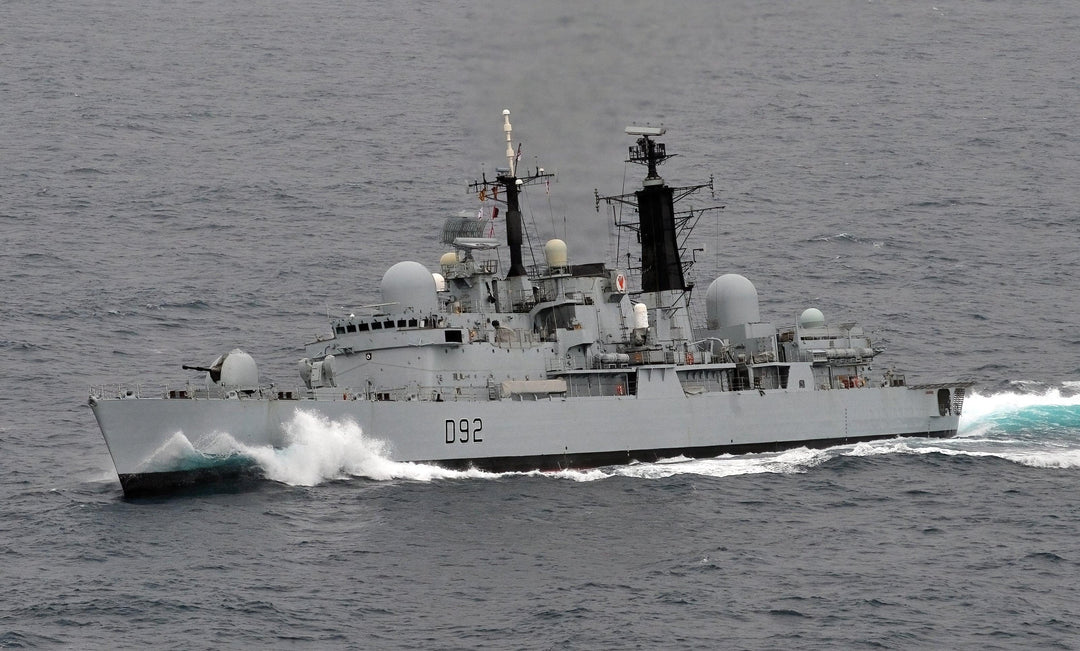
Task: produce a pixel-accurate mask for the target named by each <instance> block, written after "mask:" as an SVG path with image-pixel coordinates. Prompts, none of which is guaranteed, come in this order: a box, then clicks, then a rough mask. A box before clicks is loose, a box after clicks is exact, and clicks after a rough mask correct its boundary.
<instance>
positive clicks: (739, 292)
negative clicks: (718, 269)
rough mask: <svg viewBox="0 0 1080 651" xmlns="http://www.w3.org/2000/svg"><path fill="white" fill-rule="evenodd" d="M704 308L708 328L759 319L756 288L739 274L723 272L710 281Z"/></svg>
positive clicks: (756, 321)
mask: <svg viewBox="0 0 1080 651" xmlns="http://www.w3.org/2000/svg"><path fill="white" fill-rule="evenodd" d="M705 310H706V313H707V317H708V327H709V329H710V330H718V329H720V328H726V327H728V326H733V325H742V324H744V323H759V322H760V321H761V310H760V308H759V307H758V294H757V289H755V288H754V283H752V282H750V281H749V280H747V279H746V277H744V276H740V275H739V274H724V275H723V276H720V277H719V278H717V279H716V280H714V281H712V283H711V284H710V285H709V289H708V291H707V292H706V293H705Z"/></svg>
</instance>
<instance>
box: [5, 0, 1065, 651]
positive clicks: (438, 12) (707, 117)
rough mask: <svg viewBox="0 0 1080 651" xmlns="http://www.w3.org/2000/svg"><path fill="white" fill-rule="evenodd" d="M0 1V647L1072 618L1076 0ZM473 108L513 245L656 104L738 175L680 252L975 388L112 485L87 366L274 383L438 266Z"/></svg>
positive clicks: (1007, 627)
mask: <svg viewBox="0 0 1080 651" xmlns="http://www.w3.org/2000/svg"><path fill="white" fill-rule="evenodd" d="M3 9H4V14H5V19H4V20H3V21H2V24H0V61H2V64H0V70H2V74H0V97H2V98H3V101H2V102H0V116H2V117H3V130H2V134H3V135H2V136H0V160H2V165H0V239H2V244H3V246H2V247H0V279H2V282H3V285H2V287H3V290H4V292H3V297H2V298H0V365H2V366H0V368H2V370H3V374H2V376H0V505H2V506H0V577H2V578H3V579H4V585H5V587H6V588H7V590H6V592H5V598H4V599H3V601H2V605H0V647H43V648H54V647H67V648H115V647H143V646H151V645H153V646H167V647H183V648H240V647H243V648H247V647H253V646H269V647H294V646H295V647H302V648H310V647H319V648H325V647H345V648H417V647H422V648H499V649H502V648H544V649H546V648H560V649H562V648H572V649H579V648H580V649H585V648H588V649H592V648H627V647H634V648H703V647H710V648H851V647H855V648H863V647H884V648H980V649H982V648H1033V647H1043V648H1074V647H1076V646H1080V631H1078V625H1077V623H1076V622H1077V621H1078V614H1080V613H1078V607H1077V606H1076V604H1077V603H1078V599H1077V597H1078V595H1077V587H1076V582H1075V580H1074V577H1075V576H1076V575H1077V571H1078V565H1080V544H1078V543H1077V538H1078V537H1077V533H1078V531H1080V495H1078V491H1077V488H1076V486H1077V483H1076V481H1077V478H1078V476H1080V475H1078V472H1080V336H1078V335H1077V324H1078V321H1080V309H1078V305H1080V303H1078V301H1077V298H1076V297H1077V295H1078V289H1080V282H1078V277H1077V273H1076V269H1077V264H1078V262H1080V253H1078V252H1080V247H1078V246H1077V244H1078V242H1077V239H1078V238H1077V225H1078V223H1080V218H1078V215H1077V206H1078V205H1080V201H1078V199H1080V190H1078V189H1077V185H1076V182H1075V180H1076V179H1077V178H1080V139H1078V136H1077V135H1076V134H1077V128H1076V127H1077V117H1076V108H1075V107H1076V106H1078V105H1080V80H1078V76H1077V72H1076V66H1075V42H1076V38H1077V34H1080V7H1078V6H1076V5H1075V3H1071V2H1065V1H1050V2H1043V3H1024V4H1021V3H1009V2H963V3H960V2H953V3H944V4H942V3H937V4H919V3H901V2H880V1H875V2H856V1H829V2H822V3H809V4H805V5H804V4H794V5H793V4H791V3H783V2H773V1H767V2H753V3H751V2H722V3H706V4H700V3H690V2H669V3H666V4H665V5H664V9H663V10H662V11H660V10H658V6H657V5H656V4H655V3H646V2H630V3H619V4H617V5H611V6H606V5H596V6H584V7H582V6H577V3H570V2H554V3H509V4H508V3H487V2H486V3H479V4H473V3H457V4H455V3H433V2H417V3H412V4H411V5H409V6H408V7H405V6H400V5H385V6H384V5H381V4H378V3H370V2H359V3H353V4H351V5H342V4H340V3H328V2H322V1H320V0H316V1H315V2H310V3H303V4H295V5H279V4H270V3H255V4H252V3H234V2H224V3H180V4H177V3H166V2H149V3H136V2H131V1H130V0H112V1H110V2H89V1H87V0H77V1H75V2H69V3H65V4H64V6H63V7H60V6H58V5H54V4H49V3H35V2H28V1H25V0H9V1H7V2H5V3H4V4H3ZM504 107H509V108H511V109H513V111H514V113H513V119H514V126H515V133H516V138H515V139H520V140H521V141H522V142H523V143H524V154H525V155H524V157H523V158H524V160H525V161H527V162H528V163H529V164H530V165H533V164H540V165H543V166H544V167H546V168H547V169H549V170H552V169H557V170H558V182H557V183H555V184H554V185H553V186H552V191H551V194H550V195H547V194H545V193H537V192H533V193H532V194H531V195H529V196H527V197H526V205H527V207H528V208H530V212H531V214H532V215H533V222H532V223H530V224H529V228H530V230H531V233H532V234H533V237H534V240H535V241H540V240H542V239H544V238H546V237H548V236H550V235H552V234H556V235H560V236H563V235H565V236H566V239H568V240H569V242H570V247H571V257H572V258H574V259H575V260H576V261H588V260H591V259H595V258H597V257H600V256H602V255H603V254H604V253H606V252H610V251H612V250H613V249H614V247H615V240H614V237H613V236H612V235H611V233H609V230H610V229H609V228H608V226H607V224H608V221H609V219H610V216H607V215H597V214H596V213H595V212H594V210H593V205H592V192H593V189H594V188H599V190H600V191H601V192H602V193H616V192H621V191H623V190H624V185H625V189H626V190H629V189H632V187H633V186H634V184H635V183H636V182H637V177H638V176H639V174H640V172H639V170H636V169H632V170H626V169H624V166H623V165H622V163H621V161H622V159H623V158H624V156H625V148H626V146H627V145H628V144H629V143H628V142H627V140H628V139H627V138H626V137H625V136H624V135H623V134H622V128H623V127H624V126H625V125H626V124H628V123H631V122H635V121H637V122H645V121H651V122H652V123H663V124H665V125H666V126H667V127H668V128H669V133H668V135H667V136H665V138H664V140H665V141H666V142H667V144H668V147H669V148H670V149H669V150H670V151H675V152H678V153H679V154H680V155H679V157H677V158H675V159H673V160H672V161H670V162H669V163H668V164H667V165H666V166H665V167H664V168H663V172H664V174H665V177H666V178H667V179H668V180H669V182H671V183H673V184H680V185H681V184H690V183H695V182H700V181H701V180H704V179H707V178H708V176H709V175H710V174H713V175H715V178H716V186H717V192H716V194H717V199H716V200H717V201H718V202H720V203H723V204H725V205H726V209H725V210H724V211H723V212H722V213H721V215H720V217H719V218H718V219H712V218H709V219H705V220H703V221H702V223H701V224H699V227H698V229H697V231H695V244H694V246H695V247H699V248H704V249H705V250H704V251H703V252H699V253H698V263H697V265H696V266H695V267H694V269H693V274H692V275H693V277H694V280H696V281H697V282H698V283H701V282H708V280H709V279H711V278H712V277H714V276H716V275H718V274H720V273H724V272H728V271H738V272H740V273H743V274H745V275H747V276H748V277H749V278H751V280H753V281H754V283H755V284H756V285H757V287H758V291H759V293H760V294H761V296H762V299H763V300H762V311H763V314H764V315H765V316H766V318H769V319H772V320H774V321H775V322H778V323H784V322H789V321H791V320H793V319H794V316H795V315H796V314H797V313H798V312H799V311H801V310H802V309H803V308H804V307H807V306H810V305H814V306H816V307H819V308H820V309H822V310H823V311H824V312H825V313H826V315H827V316H829V317H830V318H832V319H835V320H840V321H843V320H856V319H857V320H860V321H861V322H863V323H864V325H866V326H867V327H869V328H871V329H872V330H874V331H875V332H876V333H877V335H878V338H879V339H881V340H882V341H884V342H885V343H886V344H887V346H888V352H887V353H886V359H887V361H885V362H884V364H887V365H891V366H895V368H896V369H897V371H898V372H905V373H907V374H908V377H909V379H916V380H925V381H932V380H934V379H954V378H959V379H975V380H978V381H979V383H980V384H979V387H978V388H977V394H976V395H974V396H971V397H969V399H968V400H967V403H966V404H965V416H964V419H963V421H962V424H961V433H960V436H959V437H958V438H956V439H953V440H947V441H937V440H935V441H924V440H917V439H914V440H904V441H885V442H879V443H874V444H864V445H859V446H848V447H840V448H833V449H829V450H822V451H806V450H794V451H789V452H786V453H782V454H773V455H751V456H746V457H722V458H718V459H712V460H698V461H680V460H672V461H671V462H668V463H662V464H643V465H637V466H631V467H625V468H612V469H599V470H594V471H588V472H573V473H554V474H511V475H490V474H484V473H454V472H447V471H443V470H440V469H437V468H432V467H427V466H418V465H412V464H394V463H391V462H388V461H386V460H385V458H383V457H381V456H380V454H379V448H378V444H377V440H375V439H376V438H377V437H374V436H372V433H366V435H365V433H363V432H360V431H358V430H357V429H356V428H354V427H350V426H349V425H348V424H342V423H320V422H318V421H312V420H307V421H298V422H297V423H296V424H295V427H296V435H297V437H298V438H297V440H298V443H297V444H296V445H294V446H293V447H291V448H289V449H286V450H284V451H279V452H273V451H269V450H252V451H249V453H250V455H251V456H252V457H253V458H255V459H256V460H257V462H258V463H259V465H260V466H261V468H262V469H263V471H264V472H265V473H266V474H267V476H268V477H269V479H268V480H265V481H261V482H254V483H251V484H245V485H241V486H237V487H236V489H235V490H233V491H217V492H203V493H196V494H189V495H183V496H177V497H173V498H169V499H157V500H139V501H126V500H124V499H122V497H121V492H120V488H119V484H118V482H117V481H116V477H115V473H114V472H113V470H112V468H111V464H110V461H109V458H108V454H107V451H106V450H105V446H104V444H103V442H102V440H101V437H100V434H99V433H98V431H97V429H96V425H95V423H94V421H93V417H92V415H91V414H90V411H89V409H87V408H86V407H85V395H86V389H87V386H88V385H90V384H101V383H106V382H118V381H133V380H140V381H149V382H164V381H168V380H176V379H184V378H185V375H184V373H183V371H181V370H180V368H179V366H180V364H183V363H206V362H207V361H209V360H212V359H213V358H214V357H215V356H216V355H218V354H219V353H221V352H223V351H225V350H229V349H231V348H233V347H235V346H241V347H243V348H244V349H245V350H247V351H249V352H251V353H252V354H253V355H254V356H255V358H256V359H257V360H258V361H259V363H260V369H261V371H262V373H263V377H264V379H266V380H268V381H272V380H280V381H287V382H291V381H292V376H293V374H294V372H295V371H294V362H295V359H296V358H297V357H298V355H299V354H300V346H301V344H302V343H303V342H304V341H307V340H309V339H310V337H311V336H312V335H314V334H315V333H319V332H324V331H325V330H326V325H325V313H326V311H327V310H328V309H330V310H334V309H337V308H338V307H340V306H351V305H359V304H364V303H371V302H376V301H377V285H378V279H379V277H381V274H382V271H383V269H384V268H385V267H386V266H388V265H389V264H392V263H393V262H396V261H397V260H399V259H403V258H410V259H416V260H419V261H422V262H427V263H431V264H433V263H434V261H435V260H437V259H438V257H439V255H440V254H441V252H442V250H441V247H440V246H439V245H438V244H437V241H436V238H435V237H434V232H435V230H436V229H437V228H438V226H439V225H440V224H441V221H442V218H443V217H444V216H446V215H447V214H452V213H456V212H457V211H458V210H461V209H463V208H471V207H472V206H473V205H474V204H473V203H472V200H471V198H470V197H469V196H468V195H467V194H466V191H465V182H466V181H468V180H471V179H473V178H475V177H476V176H478V175H479V174H480V173H482V171H484V170H488V171H491V170H493V169H494V167H495V166H497V165H499V164H500V161H501V156H502V153H503V149H504V145H503V143H502V142H501V138H502V133H501V130H500V120H501V117H500V113H501V110H502V108H504ZM485 166H486V167H485ZM428 232H431V233H432V236H431V237H428V236H427V234H428Z"/></svg>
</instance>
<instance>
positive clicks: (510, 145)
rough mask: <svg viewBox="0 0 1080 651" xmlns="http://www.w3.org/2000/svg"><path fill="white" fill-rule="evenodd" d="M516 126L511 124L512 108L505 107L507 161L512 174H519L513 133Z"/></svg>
mask: <svg viewBox="0 0 1080 651" xmlns="http://www.w3.org/2000/svg"><path fill="white" fill-rule="evenodd" d="M513 130H514V128H513V127H511V126H510V109H503V131H504V132H505V133H506V162H507V164H508V165H509V166H510V176H517V165H516V162H517V161H516V160H515V159H516V156H514V142H513V136H512V135H511V133H512V132H513Z"/></svg>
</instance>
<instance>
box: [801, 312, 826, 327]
mask: <svg viewBox="0 0 1080 651" xmlns="http://www.w3.org/2000/svg"><path fill="white" fill-rule="evenodd" d="M824 325H825V315H824V314H822V313H821V310H819V309H817V308H816V307H808V308H806V309H805V310H803V313H802V314H800V315H799V327H800V328H820V327H822V326H824Z"/></svg>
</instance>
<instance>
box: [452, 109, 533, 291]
mask: <svg viewBox="0 0 1080 651" xmlns="http://www.w3.org/2000/svg"><path fill="white" fill-rule="evenodd" d="M502 114H503V133H505V134H506V162H507V167H506V168H502V169H499V170H497V176H496V177H495V180H494V181H488V180H487V177H486V176H485V177H484V179H483V180H482V181H476V182H474V183H472V184H471V185H470V186H469V187H470V188H471V189H472V190H473V191H479V192H481V193H482V196H486V193H487V190H488V189H489V188H492V187H493V186H494V189H497V188H498V186H502V188H503V197H505V199H504V201H505V202H506V246H507V248H509V249H510V270H509V271H507V273H506V277H507V278H514V277H522V276H526V275H527V272H526V270H525V263H524V262H523V261H522V257H521V247H522V242H523V237H522V234H523V227H522V222H521V207H520V204H519V203H518V195H519V193H520V191H521V188H522V187H524V186H525V185H528V184H529V183H532V182H535V181H538V180H540V179H548V178H551V177H552V176H554V175H553V174H548V173H545V172H544V170H543V169H542V168H537V169H536V170H535V172H533V173H532V174H530V175H528V176H526V177H525V178H523V179H522V178H518V175H517V168H518V156H519V155H520V147H521V145H518V151H517V152H515V151H514V143H513V127H512V126H511V125H510V109H503V112H502ZM494 196H495V198H496V199H498V193H497V192H496V193H495V194H494Z"/></svg>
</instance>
